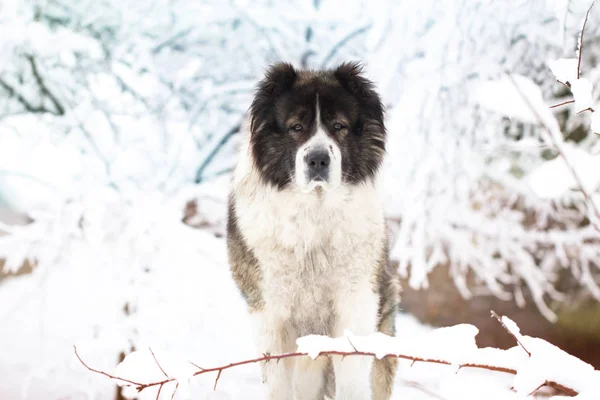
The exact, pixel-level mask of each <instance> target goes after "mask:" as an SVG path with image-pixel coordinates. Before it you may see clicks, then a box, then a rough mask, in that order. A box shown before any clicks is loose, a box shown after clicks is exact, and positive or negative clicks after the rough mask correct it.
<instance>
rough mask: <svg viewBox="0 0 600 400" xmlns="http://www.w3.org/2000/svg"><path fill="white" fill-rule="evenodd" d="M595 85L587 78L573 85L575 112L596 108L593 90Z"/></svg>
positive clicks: (576, 81)
mask: <svg viewBox="0 0 600 400" xmlns="http://www.w3.org/2000/svg"><path fill="white" fill-rule="evenodd" d="M593 88H594V85H592V82H590V81H589V80H587V79H585V78H581V79H577V80H575V81H573V83H572V84H571V92H573V97H575V111H576V112H581V111H584V110H587V109H590V108H592V109H593V107H594V98H593V96H592V89H593Z"/></svg>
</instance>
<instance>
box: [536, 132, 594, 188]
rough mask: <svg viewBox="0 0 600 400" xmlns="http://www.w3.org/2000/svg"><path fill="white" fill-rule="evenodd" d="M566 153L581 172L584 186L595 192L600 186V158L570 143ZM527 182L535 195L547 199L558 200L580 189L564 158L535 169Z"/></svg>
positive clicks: (557, 158)
mask: <svg viewBox="0 0 600 400" xmlns="http://www.w3.org/2000/svg"><path fill="white" fill-rule="evenodd" d="M564 151H565V152H566V154H567V156H568V157H569V159H570V160H572V162H573V166H574V167H575V169H576V171H578V172H579V177H580V178H581V180H582V183H583V186H584V187H585V188H586V189H587V190H589V191H590V192H593V191H594V190H595V189H596V188H597V187H599V185H600V170H599V169H598V168H597V166H598V163H599V162H600V157H599V156H597V155H592V154H590V153H589V152H587V151H586V150H584V149H581V148H578V147H575V146H573V145H571V144H569V143H565V144H564ZM526 180H527V182H528V183H529V185H530V187H531V189H532V190H533V191H534V193H535V194H537V195H538V196H540V197H541V198H545V199H558V198H560V196H561V195H562V194H563V193H565V192H568V191H572V190H576V189H578V187H579V185H578V184H577V182H576V181H575V178H574V177H573V174H572V172H571V171H570V170H569V168H568V166H567V164H566V163H565V161H564V159H563V158H562V157H556V158H554V159H553V160H550V161H546V162H545V163H543V164H541V165H540V166H538V167H537V168H534V169H533V170H532V171H531V172H530V173H529V174H528V176H527V178H526Z"/></svg>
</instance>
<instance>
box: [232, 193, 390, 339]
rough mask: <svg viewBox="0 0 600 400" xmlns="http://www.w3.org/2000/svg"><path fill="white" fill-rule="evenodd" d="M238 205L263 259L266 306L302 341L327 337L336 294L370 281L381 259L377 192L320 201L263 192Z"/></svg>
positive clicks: (244, 230)
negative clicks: (351, 282) (356, 280)
mask: <svg viewBox="0 0 600 400" xmlns="http://www.w3.org/2000/svg"><path fill="white" fill-rule="evenodd" d="M238 198H239V199H240V200H241V201H240V202H239V203H237V204H236V216H237V218H238V223H239V225H240V228H241V231H242V233H243V235H244V238H245V240H246V241H247V243H248V245H249V247H250V248H251V249H252V251H253V253H254V255H255V256H256V257H257V258H258V260H259V263H260V266H261V271H262V285H261V286H262V288H261V289H262V290H261V291H262V294H263V297H264V299H265V303H266V305H267V307H268V308H269V309H270V310H271V312H273V315H276V316H278V317H279V318H287V319H291V322H292V324H293V325H294V326H295V328H296V329H297V331H299V333H301V334H309V333H321V334H327V333H328V331H329V328H330V326H331V322H332V320H331V319H332V318H333V314H334V312H333V309H334V301H335V299H336V296H337V294H338V293H339V291H340V290H344V289H345V285H346V282H347V280H348V279H352V277H353V276H355V277H356V276H362V277H363V278H364V277H365V276H366V274H369V271H370V270H371V267H372V263H373V255H374V254H379V252H378V250H379V248H378V246H379V245H380V244H381V239H382V232H383V229H382V227H383V217H382V215H381V210H380V208H379V205H378V202H377V201H376V200H377V199H376V197H375V196H374V188H372V187H368V186H365V187H359V188H349V189H347V190H345V191H340V192H338V193H324V194H323V195H322V196H321V197H320V196H317V195H315V194H314V193H313V194H300V193H294V192H285V191H276V190H274V189H271V188H264V187H263V188H261V189H260V190H256V191H254V193H253V195H252V196H240V197H238ZM361 261H362V262H361Z"/></svg>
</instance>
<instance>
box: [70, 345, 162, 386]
mask: <svg viewBox="0 0 600 400" xmlns="http://www.w3.org/2000/svg"><path fill="white" fill-rule="evenodd" d="M73 350H74V351H75V356H76V357H77V359H78V360H79V362H80V363H82V364H83V366H84V367H86V368H87V369H89V370H90V371H92V372H95V373H97V374H101V375H104V376H106V377H109V378H111V379H116V380H119V381H123V382H127V383H129V384H131V385H134V386H138V387H140V386H144V385H145V384H143V383H139V382H135V381H132V380H129V379H124V378H119V377H118V376H114V375H111V374H109V373H106V372H104V371H100V370H99V369H94V368H92V367H90V366H88V365H87V364H86V363H85V362H84V361H83V360H82V359H81V357H79V353H77V346H73ZM164 383H166V382H164ZM160 384H161V382H159V383H157V385H160ZM152 386H155V385H152ZM138 391H139V389H138Z"/></svg>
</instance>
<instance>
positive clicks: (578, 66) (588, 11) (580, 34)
mask: <svg viewBox="0 0 600 400" xmlns="http://www.w3.org/2000/svg"><path fill="white" fill-rule="evenodd" d="M594 3H596V0H593V1H592V4H590V6H589V7H588V9H587V11H586V13H585V19H584V20H583V26H582V27H581V32H579V40H578V43H577V44H578V46H577V47H578V48H579V52H578V53H579V54H577V79H579V75H580V73H581V53H582V50H583V31H584V30H585V25H586V24H587V20H588V17H589V15H590V11H592V7H594Z"/></svg>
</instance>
